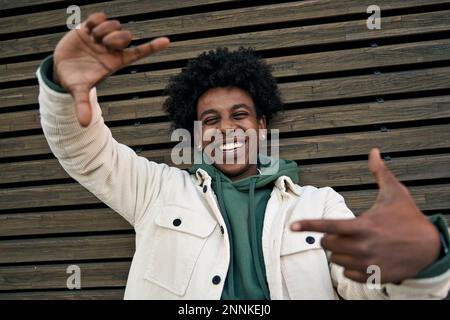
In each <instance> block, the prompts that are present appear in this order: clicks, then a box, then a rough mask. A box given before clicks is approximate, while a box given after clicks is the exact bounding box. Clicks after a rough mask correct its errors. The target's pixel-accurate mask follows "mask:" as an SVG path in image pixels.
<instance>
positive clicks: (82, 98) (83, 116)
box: [72, 86, 92, 127]
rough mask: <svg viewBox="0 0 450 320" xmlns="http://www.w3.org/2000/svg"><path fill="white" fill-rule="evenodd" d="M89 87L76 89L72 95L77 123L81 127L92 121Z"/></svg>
mask: <svg viewBox="0 0 450 320" xmlns="http://www.w3.org/2000/svg"><path fill="white" fill-rule="evenodd" d="M89 91H90V90H89V87H84V86H83V87H77V88H76V89H75V90H74V91H73V92H72V95H73V97H74V99H75V111H76V115H77V119H78V122H79V123H80V125H81V126H82V127H87V126H88V125H89V124H90V123H91V119H92V107H91V104H90V101H89Z"/></svg>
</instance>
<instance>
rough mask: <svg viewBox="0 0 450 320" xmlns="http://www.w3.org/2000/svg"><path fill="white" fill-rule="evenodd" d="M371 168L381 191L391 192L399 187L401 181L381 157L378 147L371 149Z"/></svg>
mask: <svg viewBox="0 0 450 320" xmlns="http://www.w3.org/2000/svg"><path fill="white" fill-rule="evenodd" d="M369 170H370V172H372V175H373V176H374V178H375V180H376V182H377V184H378V187H379V188H380V193H383V192H390V191H393V190H394V189H395V188H397V187H398V184H399V181H398V180H397V178H396V177H395V176H394V174H393V173H392V172H391V170H389V168H388V167H387V166H386V164H385V163H384V161H383V160H382V159H381V156H380V150H378V149H377V148H374V149H372V150H371V151H370V154H369Z"/></svg>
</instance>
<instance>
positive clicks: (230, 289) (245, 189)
mask: <svg viewBox="0 0 450 320" xmlns="http://www.w3.org/2000/svg"><path fill="white" fill-rule="evenodd" d="M276 165H278V170H277V171H276V173H275V174H265V173H267V172H268V170H272V172H274V170H273V169H274V168H275V166H276ZM199 168H200V169H203V170H205V171H206V172H207V173H208V174H209V175H210V176H211V179H212V188H213V189H214V192H215V193H216V195H217V199H218V202H219V208H220V211H221V213H222V216H223V218H224V221H225V224H226V226H227V229H228V232H229V235H228V236H229V239H230V266H229V271H228V275H227V278H226V280H225V285H224V289H223V292H222V299H224V300H236V299H246V300H256V299H257V300H264V299H267V300H268V299H270V293H269V288H268V285H267V280H266V270H265V266H264V258H263V252H262V244H261V239H262V229H263V224H264V215H265V211H266V205H267V202H268V200H269V198H270V194H271V192H272V189H273V183H274V182H275V180H276V179H277V178H278V177H280V176H288V177H290V178H291V179H292V181H293V182H294V183H298V168H297V164H296V163H295V162H294V161H285V160H275V159H271V162H270V163H269V164H267V165H263V164H260V163H258V169H259V171H260V174H258V175H255V176H251V177H248V178H245V179H241V180H238V181H231V180H230V178H228V177H227V176H226V175H224V174H223V173H222V172H221V171H220V170H218V169H217V168H216V167H214V166H213V165H208V164H204V163H203V164H196V165H194V166H192V167H191V168H190V169H189V171H190V172H191V173H195V172H196V171H197V169H199ZM272 172H271V173H272Z"/></svg>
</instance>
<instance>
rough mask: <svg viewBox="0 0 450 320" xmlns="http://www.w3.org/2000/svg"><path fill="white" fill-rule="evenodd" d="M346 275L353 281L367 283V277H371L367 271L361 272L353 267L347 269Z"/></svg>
mask: <svg viewBox="0 0 450 320" xmlns="http://www.w3.org/2000/svg"><path fill="white" fill-rule="evenodd" d="M344 276H346V277H347V278H349V279H351V280H353V281H356V282H361V283H365V282H366V281H367V278H368V277H369V275H368V274H367V273H365V272H361V271H358V270H351V269H345V270H344Z"/></svg>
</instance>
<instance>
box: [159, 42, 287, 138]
mask: <svg viewBox="0 0 450 320" xmlns="http://www.w3.org/2000/svg"><path fill="white" fill-rule="evenodd" d="M216 87H237V88H240V89H242V90H244V91H246V92H248V93H249V95H250V96H251V97H252V99H253V102H254V105H255V108H256V114H257V116H258V118H260V117H261V116H264V117H265V119H266V123H267V124H269V122H270V119H271V118H272V116H273V114H274V113H276V112H277V111H278V110H280V109H281V108H282V101H281V98H280V93H279V91H278V87H277V82H276V80H275V78H274V77H273V75H272V74H271V68H270V66H269V65H268V64H267V63H266V62H265V61H263V60H261V59H260V58H259V57H257V56H256V55H255V52H254V50H253V49H251V48H243V47H241V48H239V49H238V50H237V51H229V50H228V48H217V49H216V50H211V51H209V52H204V53H202V54H200V55H199V56H198V57H197V58H196V59H192V60H190V61H189V62H188V64H187V66H186V67H185V68H183V69H182V71H181V72H180V73H179V74H178V75H176V76H174V77H172V78H171V79H170V81H169V84H168V85H167V87H166V89H165V94H166V95H167V96H168V98H167V99H166V101H165V102H164V104H163V108H164V110H165V111H166V112H167V113H168V115H169V118H170V120H171V121H172V122H173V128H174V129H178V128H183V129H187V130H189V132H191V133H192V132H193V128H194V121H195V120H197V112H196V110H197V101H198V99H199V97H200V96H201V95H202V94H203V93H204V92H206V91H207V90H209V89H211V88H216Z"/></svg>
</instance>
